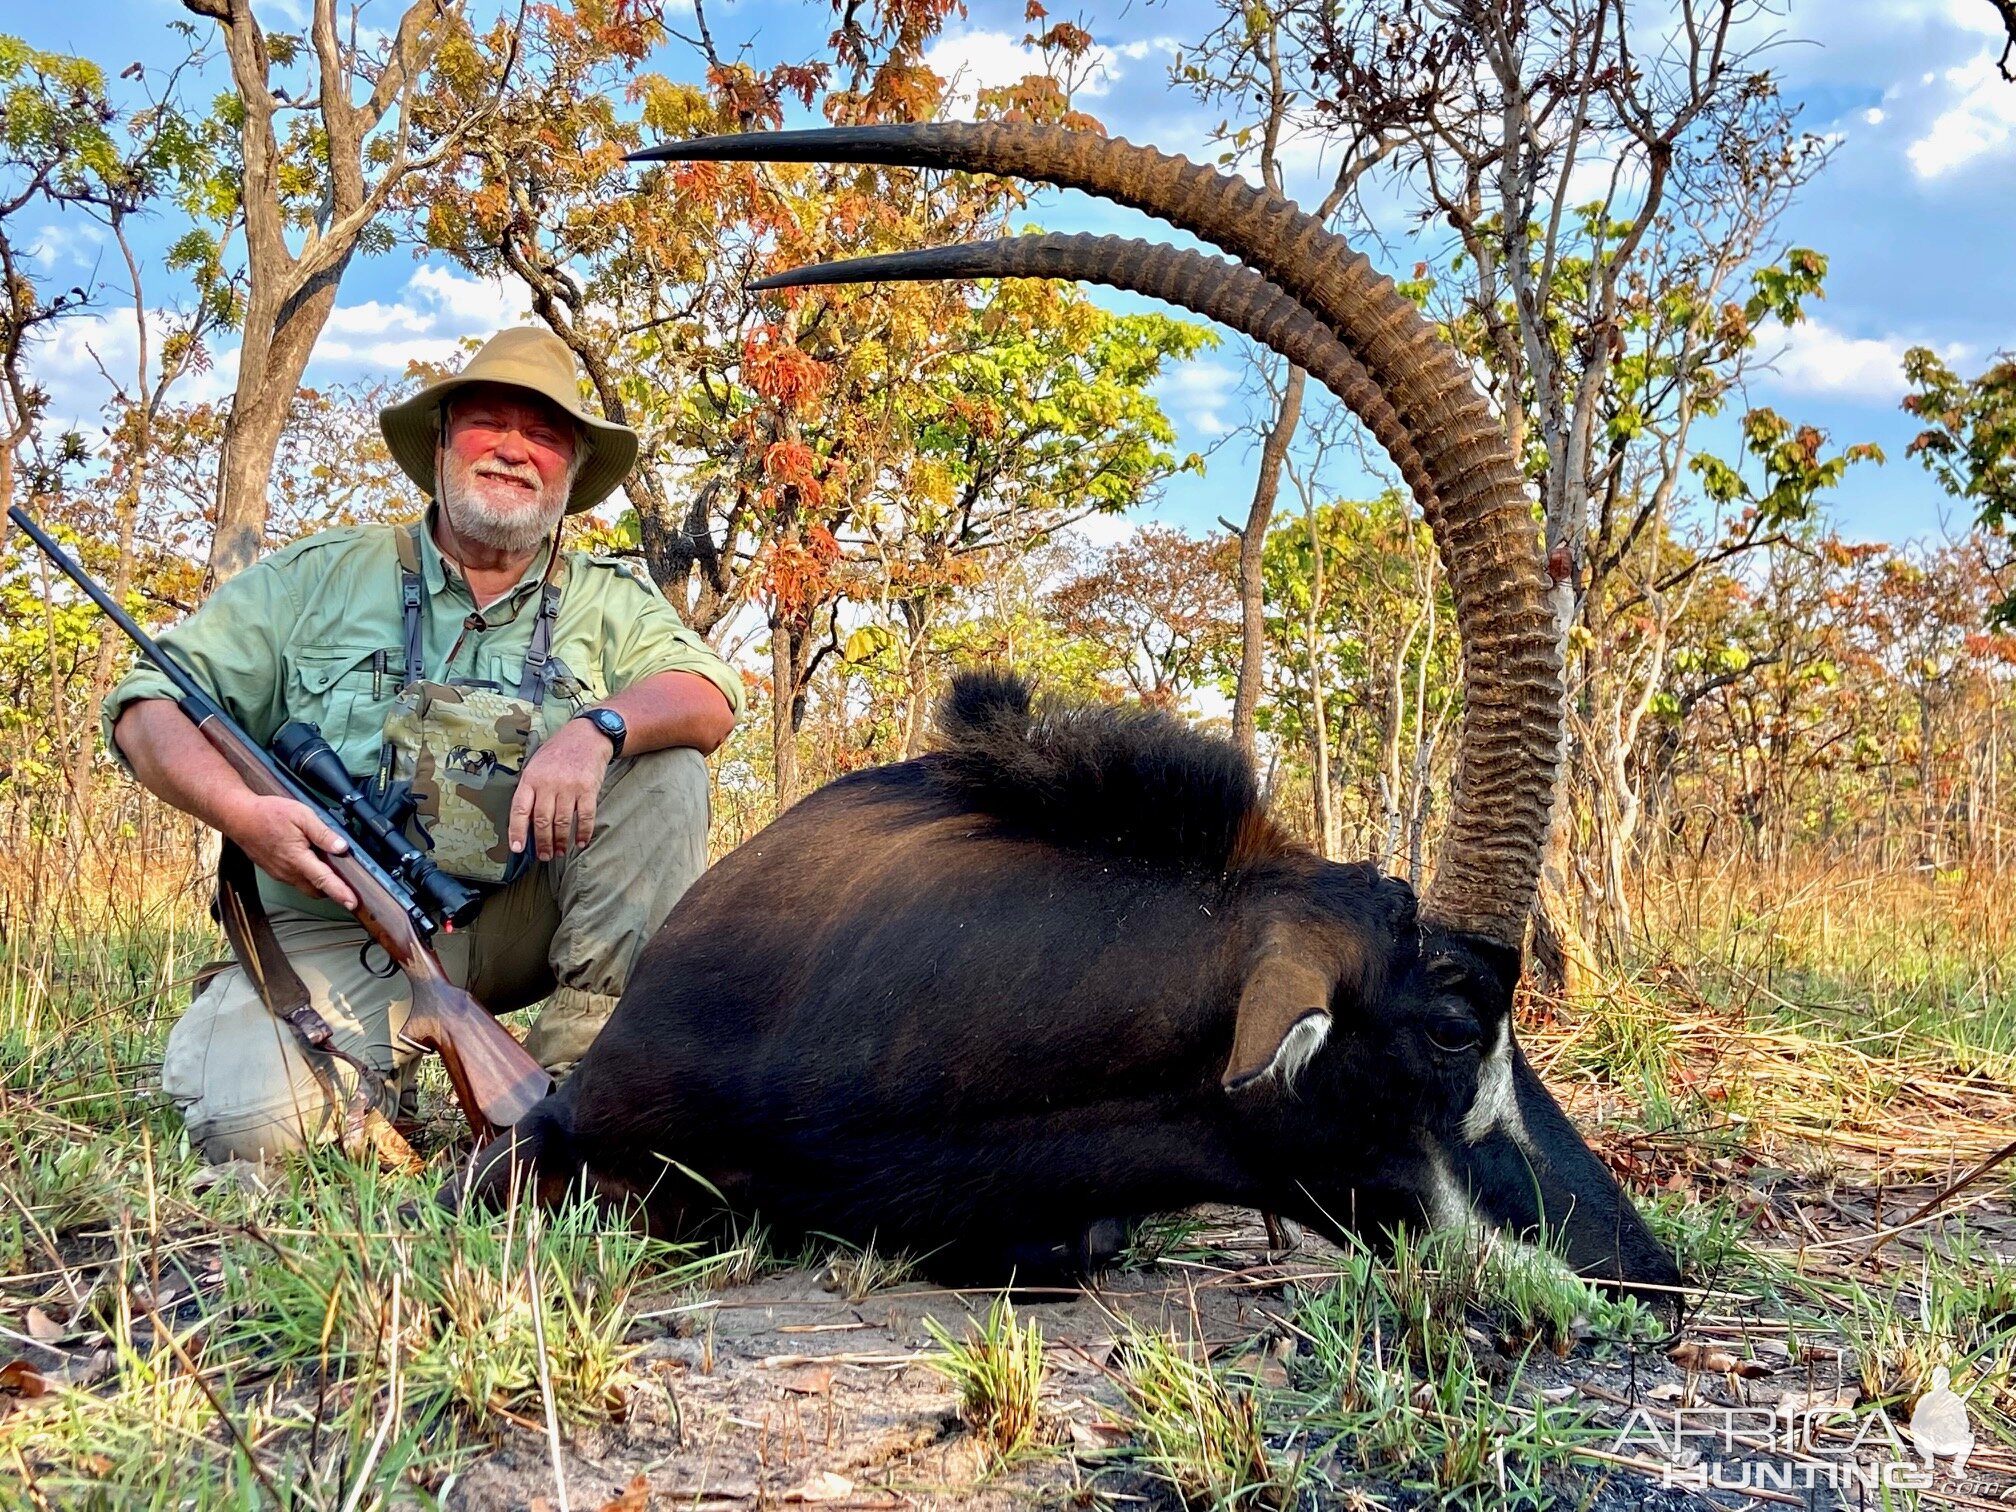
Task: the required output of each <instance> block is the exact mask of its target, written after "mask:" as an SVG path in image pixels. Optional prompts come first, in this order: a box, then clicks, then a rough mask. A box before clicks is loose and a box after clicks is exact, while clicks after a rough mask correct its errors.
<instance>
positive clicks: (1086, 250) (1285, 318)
mask: <svg viewBox="0 0 2016 1512" xmlns="http://www.w3.org/2000/svg"><path fill="white" fill-rule="evenodd" d="M936 278H1069V279H1075V280H1082V281H1084V282H1087V283H1100V284H1105V285H1107V286H1108V287H1110V288H1115V289H1126V290H1128V291H1130V292H1132V293H1135V294H1145V295H1147V296H1148V297H1149V298H1150V299H1160V300H1164V301H1166V302H1167V303H1169V304H1173V305H1181V306H1182V307H1183V308H1184V309H1186V310H1191V311H1194V312H1195V313H1197V314H1199V315H1202V316H1204V317H1205V318H1206V319H1207V320H1215V321H1217V322H1218V323H1219V324H1220V325H1226V326H1230V327H1231V328H1232V329H1233V330H1235V331H1237V332H1239V334H1240V335H1242V336H1250V337H1252V338H1253V340H1255V341H1257V342H1259V343H1260V344H1261V345H1262V346H1265V347H1268V348H1270V349H1271V350H1273V351H1275V352H1278V353H1280V354H1281V355H1282V356H1283V357H1286V358H1287V359H1288V360H1289V361H1290V362H1292V363H1294V364H1295V365H1296V366H1297V367H1299V368H1303V369H1305V370H1306V371H1308V372H1309V373H1310V374H1312V375H1313V376H1314V377H1315V379H1316V381H1317V382H1318V383H1321V384H1322V385H1323V386H1324V387H1326V388H1328V389H1329V390H1330V392H1331V393H1333V394H1335V395H1336V396H1337V397H1338V398H1339V399H1340V400H1342V401H1343V402H1344V405H1345V407H1346V408H1348V409H1349V410H1350V411H1351V413H1352V414H1354V415H1356V416H1357V417H1358V418H1359V419H1360V420H1362V421H1363V422H1364V423H1365V428H1366V429H1367V430H1369V431H1371V432H1372V435H1373V438H1374V439H1375V440H1377V441H1378V443H1379V445H1380V446H1381V447H1383V448H1384V449H1385V451H1386V454H1387V455H1388V456H1389V457H1391V458H1392V459H1393V465H1394V466H1395V467H1397V468H1399V469H1400V476H1401V477H1402V478H1404V479H1405V480H1406V482H1407V487H1408V488H1409V489H1410V490H1412V492H1413V494H1414V498H1415V500H1416V501H1417V502H1418V503H1419V504H1420V506H1421V513H1422V515H1423V516H1424V517H1425V518H1426V519H1427V521H1428V525H1429V528H1430V529H1431V530H1433V531H1434V532H1435V542H1436V545H1437V546H1438V547H1444V548H1446V546H1447V542H1448V537H1447V533H1446V532H1445V530H1444V529H1443V523H1442V501H1441V499H1440V498H1438V497H1437V496H1436V493H1435V487H1434V483H1433V481H1432V480H1431V479H1430V478H1429V476H1428V469H1427V468H1426V467H1425V466H1424V465H1423V464H1422V461H1421V454H1420V453H1419V452H1417V451H1416V450H1415V449H1414V438H1413V437H1412V436H1410V435H1409V434H1408V433H1407V428H1406V427H1405V426H1403V425H1402V424H1401V423H1400V417H1399V416H1398V415H1396V414H1395V413H1394V412H1393V406H1392V405H1391V404H1389V403H1387V402H1386V395H1385V394H1384V393H1382V392H1381V391H1380V388H1379V385H1378V384H1376V383H1374V382H1373V381H1372V375H1371V374H1370V373H1368V372H1366V371H1365V364H1364V363H1362V362H1360V361H1359V360H1358V359H1357V358H1356V357H1353V356H1352V355H1351V354H1350V352H1348V351H1347V350H1345V348H1344V345H1343V343H1342V342H1340V341H1338V339H1337V338H1336V337H1335V336H1333V335H1331V334H1330V328H1329V327H1328V326H1326V325H1324V324H1323V322H1322V321H1320V320H1318V319H1317V318H1316V317H1315V316H1314V315H1312V314H1310V313H1309V311H1308V310H1307V309H1306V308H1304V307H1303V306H1302V305H1301V304H1299V303H1297V302H1296V300H1295V298H1294V296H1293V295H1291V294H1288V293H1286V292H1284V291H1283V290H1281V289H1279V288H1277V287H1276V286H1275V285H1273V284H1271V283H1269V282H1268V281H1267V280H1266V279H1264V278H1262V277H1261V276H1260V275H1259V274H1258V273H1255V272H1253V271H1251V270H1250V269H1247V268H1242V267H1240V266H1239V265H1238V264H1237V263H1230V262H1226V261H1225V260H1224V259H1223V258H1220V257H1210V256H1207V255H1206V254H1204V253H1202V252H1191V251H1187V250H1184V249H1182V248H1178V247H1168V246H1163V245H1162V244H1160V243H1158V242H1148V241H1142V240H1140V239H1139V238H1136V237H1128V236H1090V235H1077V236H1010V237H1003V238H1001V239H1000V240H997V241H980V242H962V243H960V244H959V245H957V246H951V247H929V248H926V249H924V250H922V251H917V252H890V253H885V254H883V255H882V256H879V257H852V258H849V259H847V260H846V261H845V262H830V263H816V264H812V265H810V266H807V267H803V268H792V269H790V270H789V271H788V272H784V273H773V274H771V275H770V276H769V277H768V278H759V279H755V280H753V281H752V282H750V283H749V285H748V287H749V288H751V289H792V288H803V287H807V286H809V285H812V284H841V283H896V282H915V281H917V280H920V279H936ZM1444 565H1445V567H1446V565H1447V562H1446V551H1445V563H1444Z"/></svg>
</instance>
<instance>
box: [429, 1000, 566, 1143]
mask: <svg viewBox="0 0 2016 1512" xmlns="http://www.w3.org/2000/svg"><path fill="white" fill-rule="evenodd" d="M412 985H413V1005H412V1009H411V1011H410V1012H409V1013H408V1014H407V1017H406V1024H405V1027H404V1028H403V1029H401V1030H400V1038H402V1039H404V1040H405V1041H407V1043H409V1044H412V1045H415V1046H417V1047H418V1048H420V1049H422V1050H431V1051H433V1052H434V1053H435V1054H437V1055H439V1056H440V1057H441V1064H442V1065H443V1066H444V1067H445V1068H446V1069H447V1072H448V1080H449V1083H450V1084H451V1085H452V1086H453V1087H454V1089H455V1100H456V1101H457V1102H458V1103H460V1104H461V1105H462V1111H463V1113H464V1114H465V1115H466V1116H467V1117H468V1120H469V1127H470V1128H471V1129H472V1130H473V1131H474V1132H475V1135H476V1141H477V1143H478V1144H481V1143H482V1142H483V1141H484V1140H486V1139H490V1138H493V1137H495V1136H496V1135H498V1134H501V1133H503V1132H504V1131H505V1130H507V1129H509V1128H511V1127H512V1126H513V1125H514V1124H516V1123H518V1122H519V1120H521V1119H523V1118H524V1117H525V1115H526V1114H528V1113H530V1112H531V1111H532V1110H533V1108H535V1107H537V1106H538V1104H539V1102H540V1100H541V1099H543V1098H544V1097H545V1096H546V1095H547V1093H549V1092H551V1091H552V1090H553V1078H552V1077H550V1076H548V1075H547V1074H546V1068H545V1067H544V1066H542V1065H540V1064H539V1062H537V1061H536V1060H534V1059H533V1058H532V1056H531V1055H530V1053H528V1052H527V1051H526V1049H525V1047H524V1046H523V1045H521V1044H519V1043H518V1041H517V1040H515V1039H513V1038H512V1037H511V1033H510V1031H509V1030H507V1029H506V1028H505V1027H504V1026H503V1025H502V1024H500V1023H498V1022H497V1020H496V1019H494V1018H492V1017H491V1016H490V1015H489V1014H488V1013H487V1012H485V1011H484V1010H483V1008H482V1007H481V1005H479V1004H478V1003H477V1001H476V1000H475V999H474V998H472V997H471V996H470V995H469V994H468V993H466V992H464V991H463V990H462V989H461V988H459V987H456V986H453V985H451V984H450V983H448V982H446V981H445V980H436V979H433V978H430V977H426V976H424V975H423V976H418V977H415V978H413V982H412Z"/></svg>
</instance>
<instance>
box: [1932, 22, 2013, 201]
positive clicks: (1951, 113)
mask: <svg viewBox="0 0 2016 1512" xmlns="http://www.w3.org/2000/svg"><path fill="white" fill-rule="evenodd" d="M1998 55H1999V50H1998V49H1996V48H1993V47H1990V48H1987V49H1984V50H1983V51H1982V52H1980V53H1977V54H1976V55H1975V56H1974V57H1973V58H1972V59H1971V60H1969V61H1968V62H1966V63H1963V64H1961V65H1960V66H1958V67H1957V68H1949V69H1947V70H1946V71H1945V74H1944V76H1943V77H1944V80H1945V84H1946V88H1947V90H1948V92H1949V94H1950V96H1951V103H1950V104H1948V105H1947V107H1946V108H1945V109H1944V110H1942V111H1940V113H1939V114H1938V115H1937V116H1935V117H1934V118H1933V120H1932V124H1931V125H1930V126H1929V127H1928V128H1927V129H1926V131H1925V133H1924V135H1922V136H1920V137H1918V138H1917V139H1916V140H1915V141H1913V142H1912V143H1911V146H1910V148H1909V149H1908V150H1909V155H1910V158H1911V168H1912V171H1913V172H1914V173H1916V174H1917V175H1918V177H1919V178H1921V179H1933V178H1941V177H1943V176H1945V175H1946V174H1949V173H1951V172H1953V171H1954V170H1955V169H1957V168H1961V167H1964V166H1965V165H1966V164H1968V163H1971V162H1973V161H1974V160H1975V159H1976V158H1979V157H1981V156H1983V155H1984V154H1988V153H1993V152H1996V151H1997V150H1998V149H2000V148H2002V147H2004V146H2005V145H2006V144H2007V143H2008V141H2009V134H2010V131H2011V129H2012V128H2016V88H2012V86H2011V85H2010V84H2009V83H2008V81H2007V80H2005V79H2004V78H2003V77H2002V75H2001V73H2000V71H1999V70H1998V69H1997V68H1996V66H1995V60H1996V58H1997V56H1998ZM1928 82H1929V79H1928Z"/></svg>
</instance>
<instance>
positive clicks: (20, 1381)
mask: <svg viewBox="0 0 2016 1512" xmlns="http://www.w3.org/2000/svg"><path fill="white" fill-rule="evenodd" d="M48 1390H49V1382H48V1379H47V1378H46V1377H45V1376H44V1375H43V1374H42V1372H41V1371H39V1370H37V1369H36V1368H35V1367H34V1366H33V1365H30V1364H29V1363H28V1362H27V1361H26V1360H9V1361H8V1362H7V1363H6V1364H5V1365H0V1391H4V1392H7V1393H8V1394H9V1395H11V1396H17V1397H39V1396H41V1395H43V1394H44V1393H45V1392H47V1391H48Z"/></svg>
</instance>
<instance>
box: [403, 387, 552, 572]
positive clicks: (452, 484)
mask: <svg viewBox="0 0 2016 1512" xmlns="http://www.w3.org/2000/svg"><path fill="white" fill-rule="evenodd" d="M577 447H578V438H577V433H576V430H575V426H574V422H573V420H571V419H570V418H569V417H568V416H567V415H566V414H564V413H563V412H562V411H560V410H559V409H557V408H556V407H555V406H553V405H551V404H548V403H547V402H546V401H545V400H543V399H541V398H540V397H539V396H538V395H536V394H532V393H528V392H527V391H526V390H524V389H517V388H510V387H506V386H502V385H496V384H479V385H477V386H475V387H473V388H469V389H466V390H464V391H463V392H461V393H459V394H457V395H456V396H455V397H454V398H453V399H452V400H450V401H449V404H448V416H447V421H446V424H445V426H444V428H443V430H442V436H441V447H440V452H439V454H438V457H437V466H438V467H439V469H440V475H441V507H442V508H443V509H444V510H446V511H447V514H448V522H449V524H451V525H452V526H454V528H455V531H456V534H458V535H460V536H463V537H464V538H466V539H468V540H472V541H480V542H481V543H482V544H484V545H486V546H489V547H492V548H493V549H495V550H498V551H504V552H509V553H511V554H513V555H519V554H523V553H529V552H532V551H536V550H538V548H539V543H540V542H542V541H544V540H545V539H546V538H547V537H548V536H550V535H551V534H552V533H553V530H554V528H555V527H556V526H557V525H558V524H559V523H560V516H561V515H562V514H564V513H565V512H566V509H567V493H568V490H569V489H570V488H571V487H572V486H573V483H574V473H575V455H576V451H577Z"/></svg>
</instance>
